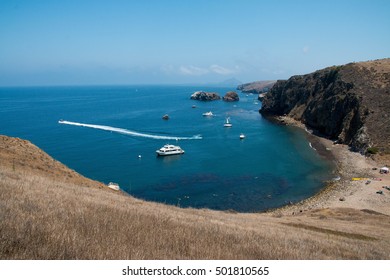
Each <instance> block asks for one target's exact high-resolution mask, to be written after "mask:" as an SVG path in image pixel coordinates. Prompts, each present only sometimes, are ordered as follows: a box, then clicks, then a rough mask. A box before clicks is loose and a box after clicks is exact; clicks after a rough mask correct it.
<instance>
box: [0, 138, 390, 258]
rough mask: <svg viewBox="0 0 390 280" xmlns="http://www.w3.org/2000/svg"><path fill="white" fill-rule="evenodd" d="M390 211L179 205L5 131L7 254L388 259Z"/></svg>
mask: <svg viewBox="0 0 390 280" xmlns="http://www.w3.org/2000/svg"><path fill="white" fill-rule="evenodd" d="M389 236H390V217H389V216H386V215H383V214H380V213H375V212H371V211H361V210H356V209H320V210H313V211H304V212H302V213H299V214H298V215H284V216H282V215H276V214H237V213H226V212H218V211H211V210H207V209H200V210H197V209H180V208H176V207H173V206H167V205H162V204H157V203H151V202H145V201H141V200H137V199H134V198H133V197H130V196H127V195H124V194H121V193H117V192H114V191H111V190H109V189H107V188H104V187H103V186H102V184H101V183H99V182H94V181H91V180H89V179H86V178H84V177H82V176H81V175H79V174H77V173H75V172H74V171H72V170H69V169H68V168H66V167H65V166H64V165H62V164H60V163H59V162H56V161H54V160H53V159H52V158H50V157H49V156H48V155H47V154H45V153H44V152H42V151H41V150H39V149H38V148H37V147H35V146H34V145H32V144H31V143H29V142H27V141H23V140H20V139H16V138H8V137H2V136H0V258H1V259H350V258H352V259H389V258H390V240H389V238H388V237H389Z"/></svg>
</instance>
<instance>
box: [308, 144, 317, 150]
mask: <svg viewBox="0 0 390 280" xmlns="http://www.w3.org/2000/svg"><path fill="white" fill-rule="evenodd" d="M309 146H310V148H312V149H313V150H314V151H317V150H316V148H314V147H313V145H312V144H311V143H310V142H309Z"/></svg>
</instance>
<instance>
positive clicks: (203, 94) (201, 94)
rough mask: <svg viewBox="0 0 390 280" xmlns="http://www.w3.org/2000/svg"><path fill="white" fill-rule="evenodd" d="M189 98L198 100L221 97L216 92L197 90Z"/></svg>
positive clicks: (210, 99)
mask: <svg viewBox="0 0 390 280" xmlns="http://www.w3.org/2000/svg"><path fill="white" fill-rule="evenodd" d="M191 99H194V100H200V101H213V100H220V99H221V97H220V96H219V95H218V93H216V92H205V91H197V92H194V93H193V94H192V95H191Z"/></svg>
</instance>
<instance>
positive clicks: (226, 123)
mask: <svg viewBox="0 0 390 280" xmlns="http://www.w3.org/2000/svg"><path fill="white" fill-rule="evenodd" d="M223 126H224V127H232V124H231V123H230V118H229V117H227V118H226V122H225V123H224V124H223Z"/></svg>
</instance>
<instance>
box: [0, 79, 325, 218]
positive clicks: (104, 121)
mask: <svg viewBox="0 0 390 280" xmlns="http://www.w3.org/2000/svg"><path fill="white" fill-rule="evenodd" d="M197 90H205V91H216V92H218V93H219V94H220V95H221V96H222V95H224V94H225V93H226V92H227V91H229V90H232V88H212V87H205V86H202V87H192V86H100V87H33V88H27V87H26V88H0V104H1V105H0V134H4V135H9V136H14V137H20V138H24V139H27V140H30V141H31V142H33V143H34V144H36V145H37V146H39V147H40V148H42V149H43V150H44V151H46V152H47V153H48V154H50V155H51V156H53V157H54V158H55V159H57V160H59V161H61V162H63V163H64V164H66V165H67V166H69V167H70V168H72V169H75V170H76V171H78V172H79V173H81V174H83V175H85V176H87V177H90V178H92V179H96V180H99V181H102V182H104V183H108V182H110V181H113V182H117V183H118V184H119V185H120V186H121V188H122V189H123V190H124V191H126V192H128V193H130V194H131V195H133V196H135V197H139V198H143V199H146V200H152V201H159V202H163V203H167V204H174V205H180V206H182V207H197V208H202V207H205V208H212V209H220V210H227V209H233V210H236V211H250V212H251V211H262V210H266V209H269V208H274V207H279V206H282V205H285V204H286V203H288V202H290V201H292V202H295V201H299V200H301V199H304V198H307V197H309V196H311V195H313V194H315V193H316V192H318V191H319V190H320V189H321V188H322V187H323V185H324V181H325V180H327V179H329V178H330V176H331V174H330V171H331V165H330V163H328V162H326V161H325V160H324V159H322V158H321V157H320V156H319V155H318V154H317V153H316V152H315V151H314V150H313V149H311V148H310V146H309V143H308V141H307V139H306V134H305V132H304V131H302V130H299V129H295V128H292V127H285V126H279V125H275V124H272V123H270V122H268V121H267V120H265V119H263V118H262V117H261V115H260V114H259V113H258V110H259V108H260V106H261V104H259V103H258V102H257V100H256V96H255V95H249V96H247V95H245V94H242V93H239V94H240V101H239V102H235V103H226V102H223V101H212V102H200V101H194V100H190V96H191V94H192V93H193V92H195V91H197ZM255 103H257V104H255ZM193 105H195V106H196V108H192V106H193ZM210 110H211V111H212V112H213V113H214V114H215V116H214V117H211V118H209V117H203V116H202V113H204V112H206V111H210ZM164 114H168V115H169V116H170V119H169V120H168V121H166V120H163V119H162V116H163V115H164ZM227 116H229V117H230V120H231V122H232V124H233V127H231V128H225V127H223V123H224V122H225V118H226V117H227ZM60 119H63V120H66V121H70V122H76V123H83V124H91V125H103V126H108V127H109V128H108V129H109V130H115V129H114V128H119V129H125V130H126V131H123V130H120V131H119V132H125V133H119V132H110V131H107V130H101V129H98V128H92V127H81V126H74V125H66V124H59V123H58V121H59V120H60ZM127 131H130V132H129V133H127ZM134 132H136V133H143V134H146V136H145V135H143V136H135V135H134ZM241 132H242V133H244V134H245V135H246V138H245V139H244V140H240V139H239V135H240V133H241ZM194 135H201V136H202V139H201V140H200V139H187V140H176V138H180V137H184V138H192V136H194ZM161 136H163V137H161ZM164 137H165V138H168V139H159V138H164ZM195 138H197V137H195ZM167 143H170V144H175V145H176V144H177V145H180V146H181V147H182V148H183V149H184V150H185V154H184V155H181V156H170V157H156V153H155V150H156V149H158V148H160V147H161V146H163V145H164V144H167ZM139 156H141V157H139Z"/></svg>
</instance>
